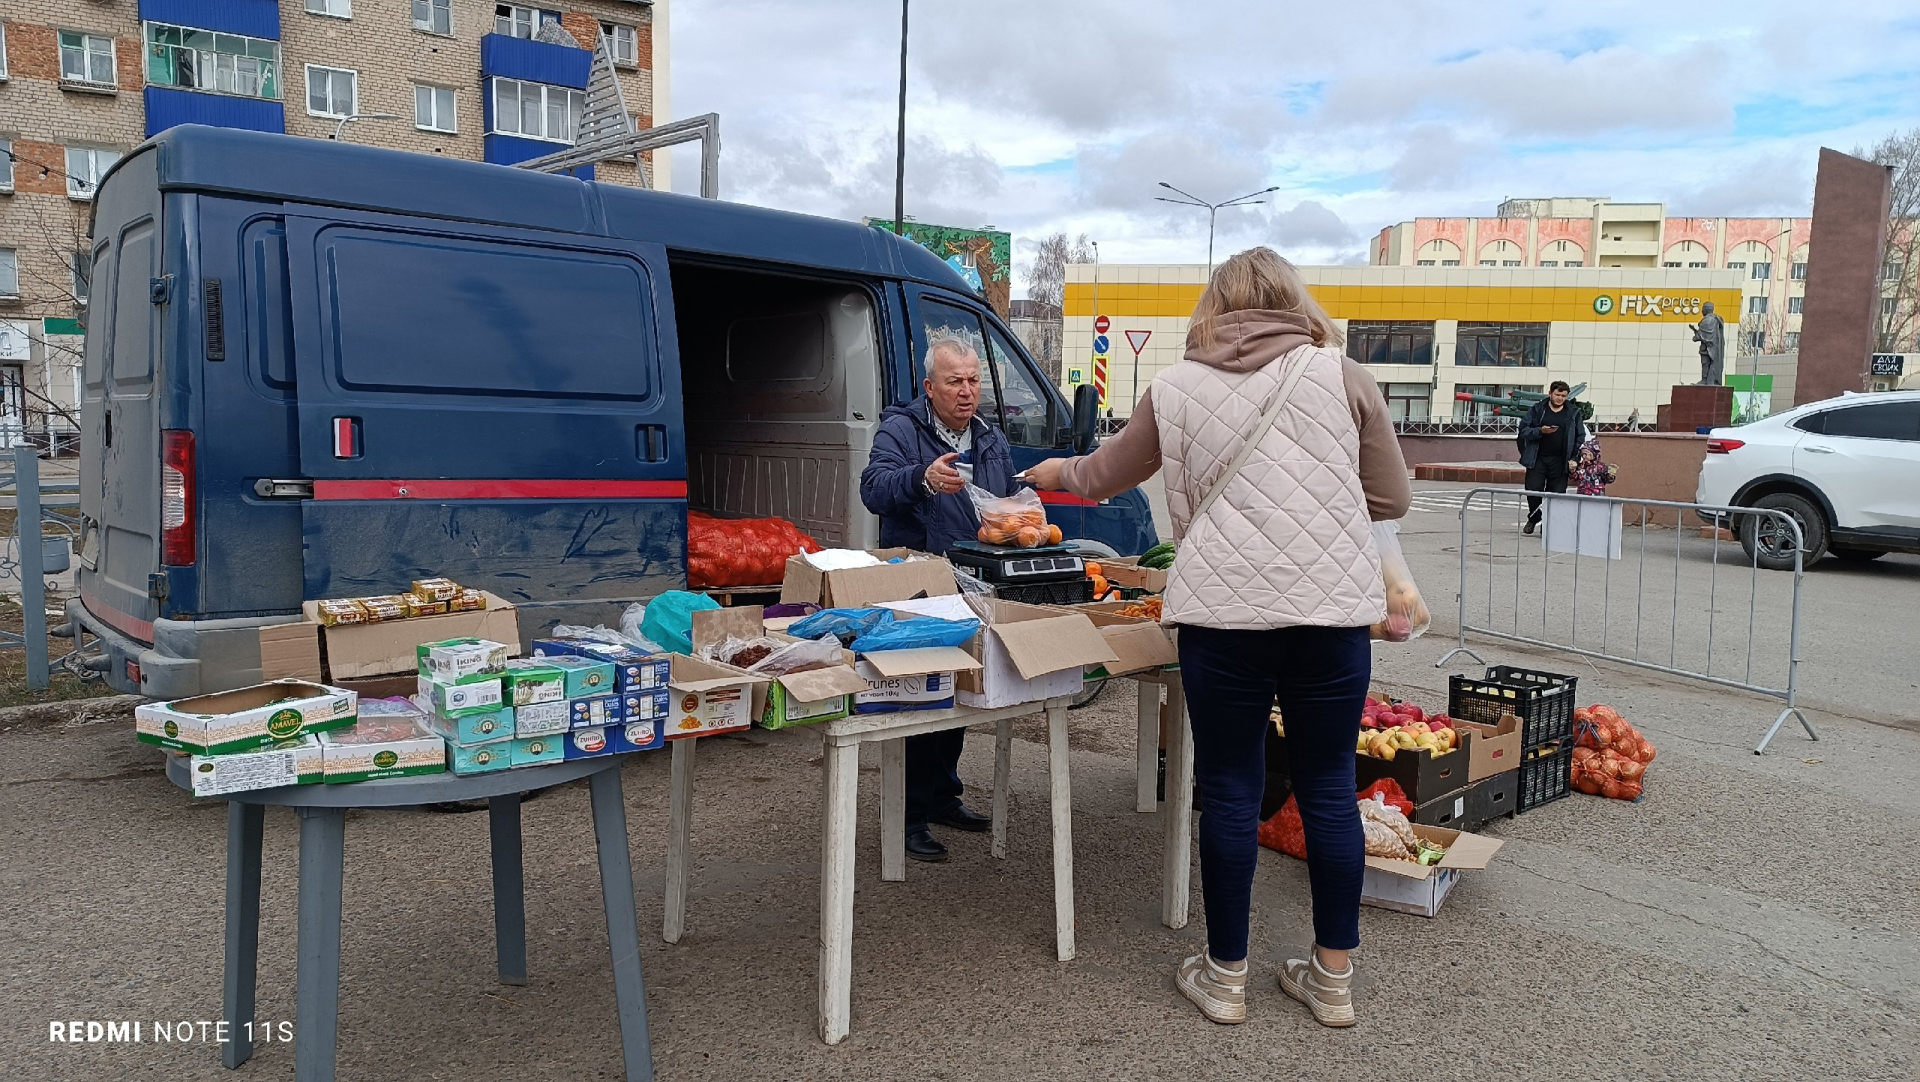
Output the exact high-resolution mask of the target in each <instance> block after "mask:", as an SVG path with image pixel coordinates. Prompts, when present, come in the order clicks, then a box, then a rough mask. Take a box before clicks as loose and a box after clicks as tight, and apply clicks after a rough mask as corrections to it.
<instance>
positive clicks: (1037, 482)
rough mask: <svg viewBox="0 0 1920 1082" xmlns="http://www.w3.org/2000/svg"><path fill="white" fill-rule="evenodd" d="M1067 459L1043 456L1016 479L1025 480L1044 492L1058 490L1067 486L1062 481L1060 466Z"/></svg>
mask: <svg viewBox="0 0 1920 1082" xmlns="http://www.w3.org/2000/svg"><path fill="white" fill-rule="evenodd" d="M1066 461H1067V460H1066V459H1064V458H1043V459H1041V460H1040V461H1039V462H1037V463H1035V464H1034V465H1033V466H1032V467H1030V468H1029V469H1028V470H1027V472H1026V473H1023V474H1021V475H1020V476H1019V477H1018V478H1016V480H1020V481H1025V482H1026V483H1027V484H1030V485H1032V486H1033V487H1035V488H1037V489H1039V490H1041V491H1042V492H1054V491H1058V490H1059V489H1061V488H1063V487H1065V486H1063V485H1062V484H1061V483H1060V467H1062V466H1064V465H1065V464H1066Z"/></svg>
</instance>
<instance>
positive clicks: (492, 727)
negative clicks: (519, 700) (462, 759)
mask: <svg viewBox="0 0 1920 1082" xmlns="http://www.w3.org/2000/svg"><path fill="white" fill-rule="evenodd" d="M416 705H418V704H416ZM427 725H428V727H429V728H431V729H432V730H433V731H434V732H436V733H439V734H440V736H441V737H442V738H443V739H445V740H446V742H447V743H449V744H458V745H461V746H463V747H465V746H470V745H477V744H491V743H493V742H494V741H496V740H506V739H508V738H509V737H511V736H513V735H514V730H513V725H514V721H513V707H511V706H503V707H500V708H499V709H497V710H493V711H489V712H487V713H484V714H462V715H460V716H459V717H456V718H447V717H441V716H440V715H439V714H431V713H430V714H429V715H428V717H427Z"/></svg>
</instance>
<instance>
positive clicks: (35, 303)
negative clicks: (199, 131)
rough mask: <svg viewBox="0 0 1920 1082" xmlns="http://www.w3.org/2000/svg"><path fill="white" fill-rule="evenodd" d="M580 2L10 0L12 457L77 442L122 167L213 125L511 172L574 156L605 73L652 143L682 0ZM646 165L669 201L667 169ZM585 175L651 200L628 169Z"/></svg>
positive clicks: (2, 230) (6, 106)
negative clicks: (672, 19)
mask: <svg viewBox="0 0 1920 1082" xmlns="http://www.w3.org/2000/svg"><path fill="white" fill-rule="evenodd" d="M546 2H552V0H546ZM565 3H566V5H567V6H566V7H564V8H553V7H537V6H527V5H522V4H504V3H492V2H487V0H284V2H279V0H8V3H7V4H6V6H5V8H4V9H0V10H3V11H4V14H3V15H0V19H4V21H0V446H11V445H12V444H13V443H15V442H17V441H18V440H20V439H23V438H25V439H30V440H33V441H35V442H39V441H43V440H44V441H49V442H51V443H53V444H54V445H55V446H57V447H64V446H65V445H66V444H70V443H71V440H72V435H73V430H74V429H75V427H76V425H75V424H74V416H75V414H76V413H77V411H76V410H75V408H74V404H75V403H76V402H77V401H78V381H79V360H80V352H81V349H80V346H81V343H82V341H83V337H82V336H83V335H84V333H85V320H86V302H87V293H88V278H89V275H90V270H91V268H90V267H89V266H88V265H87V254H86V253H87V251H88V244H87V239H86V238H87V213H88V206H89V203H90V201H91V200H92V198H93V189H94V187H95V185H96V184H97V183H98V182H99V179H100V177H101V176H102V175H103V174H104V173H105V172H106V171H107V169H108V168H109V167H110V166H111V165H112V164H113V163H114V162H115V161H117V160H118V159H119V157H120V155H121V154H123V153H125V152H126V151H127V150H128V149H130V148H131V147H133V146H134V145H135V144H137V143H139V142H140V141H141V140H142V139H144V138H146V137H147V136H150V135H153V134H156V133H158V132H160V131H164V130H165V129H167V128H170V127H173V126H175V125H179V124H210V125H216V126H220V127H232V128H246V129H249V130H253V131H268V132H278V133H284V134H288V135H297V136H304V137H308V138H315V139H327V138H341V139H347V140H351V141H353V142H356V143H364V144H372V145H376V146H384V147H392V148H394V149H398V150H406V151H412V152H415V153H421V154H444V155H448V156H451V157H457V158H465V159H468V160H473V161H487V162H494V163H496V164H501V165H513V164H516V163H519V162H524V161H528V160H531V159H534V158H538V157H541V156H544V155H547V154H550V153H553V152H555V151H558V150H563V149H565V148H566V147H567V146H569V145H572V144H573V142H574V141H575V136H576V134H577V132H578V131H579V126H580V119H581V114H582V111H583V109H584V108H585V102H586V96H587V91H588V88H589V84H590V82H591V81H592V80H593V79H595V78H596V64H597V63H598V65H599V67H600V68H602V69H604V70H602V71H600V72H599V73H598V75H597V77H598V78H600V79H602V80H605V79H607V78H608V73H609V72H610V74H611V80H612V82H613V85H616V86H617V87H618V88H619V92H620V98H621V99H622V101H623V103H624V106H625V109H626V111H627V113H628V114H629V115H630V116H631V117H632V118H633V121H634V124H635V126H636V127H637V128H645V127H650V126H652V124H653V122H654V118H655V117H657V116H662V115H664V114H665V112H666V110H667V101H666V83H667V80H666V51H665V46H666V27H667V9H668V0H656V2H648V0H565ZM603 40H604V42H605V56H606V60H605V61H604V62H598V61H597V60H596V51H595V50H596V46H597V45H599V44H600V43H601V42H602V41H603ZM649 164H650V166H651V167H652V172H653V176H652V177H651V179H652V181H653V183H654V184H655V185H656V186H659V187H665V186H666V178H665V176H664V175H663V174H664V173H665V171H666V168H667V160H666V156H665V155H661V156H660V157H659V158H658V159H657V160H651V159H650V160H649ZM580 172H581V173H582V174H587V173H593V174H594V179H596V180H600V181H603V182H609V183H616V184H639V183H643V178H642V176H641V175H640V171H639V170H638V169H637V168H636V167H635V166H634V165H633V164H632V163H631V162H610V163H603V164H602V165H600V166H598V167H597V169H593V168H590V169H584V170H581V171H580Z"/></svg>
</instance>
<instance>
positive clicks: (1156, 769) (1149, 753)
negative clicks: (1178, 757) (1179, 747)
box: [1133, 680, 1160, 812]
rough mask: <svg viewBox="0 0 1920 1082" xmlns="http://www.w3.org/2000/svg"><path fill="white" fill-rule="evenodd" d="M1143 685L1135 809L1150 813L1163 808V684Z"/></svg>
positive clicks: (1141, 690)
mask: <svg viewBox="0 0 1920 1082" xmlns="http://www.w3.org/2000/svg"><path fill="white" fill-rule="evenodd" d="M1136 683H1138V684H1139V686H1140V746H1139V749H1138V750H1137V752H1136V753H1135V757H1136V759H1137V760H1138V761H1137V762H1136V763H1135V764H1134V775H1133V810H1134V811H1138V812H1150V811H1152V810H1154V809H1155V808H1157V807H1159V806H1160V797H1159V794H1158V793H1157V792H1155V790H1156V789H1158V788H1159V782H1160V685H1159V684H1153V683H1148V682H1147V681H1145V680H1140V681H1136Z"/></svg>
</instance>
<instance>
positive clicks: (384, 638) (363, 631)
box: [301, 590, 520, 680]
mask: <svg viewBox="0 0 1920 1082" xmlns="http://www.w3.org/2000/svg"><path fill="white" fill-rule="evenodd" d="M481 594H482V595H483V596H484V597H485V598H486V599H487V607H486V608H485V609H479V610H475V611H472V612H449V613H444V614H441V615H439V616H416V617H413V618H411V619H406V620H385V621H382V622H380V623H377V624H342V625H336V626H334V627H327V628H321V630H320V642H321V645H322V646H323V647H324V648H325V655H326V671H327V673H328V678H329V679H333V680H350V679H354V678H357V677H365V676H387V675H390V674H392V673H400V672H412V671H415V670H416V669H417V668H418V666H419V656H418V653H417V651H418V649H419V646H420V644H421V643H423V642H440V641H442V640H445V639H468V638H471V639H491V640H492V641H494V642H503V643H506V644H508V647H509V652H510V653H515V652H518V645H519V642H520V622H519V619H518V614H517V613H516V612H515V611H514V608H513V605H512V603H511V602H509V601H507V599H505V598H503V597H500V596H498V595H496V594H491V593H487V592H486V591H485V590H482V591H481ZM319 604H320V603H319V602H317V601H309V602H306V603H305V604H304V605H302V606H301V611H303V612H304V613H305V614H306V618H307V622H308V623H310V624H314V625H315V626H318V625H319V623H320V617H319V608H318V606H319Z"/></svg>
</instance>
